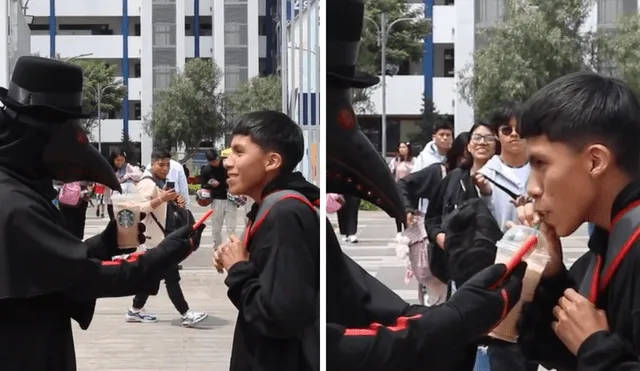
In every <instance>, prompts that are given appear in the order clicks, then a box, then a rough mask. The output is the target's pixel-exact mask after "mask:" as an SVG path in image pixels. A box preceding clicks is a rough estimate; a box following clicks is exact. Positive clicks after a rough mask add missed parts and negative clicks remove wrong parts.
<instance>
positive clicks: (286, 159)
mask: <svg viewBox="0 0 640 371" xmlns="http://www.w3.org/2000/svg"><path fill="white" fill-rule="evenodd" d="M232 135H242V136H248V137H249V138H251V140H252V141H253V142H254V143H255V144H257V145H258V146H260V148H262V149H263V150H264V151H273V152H277V153H278V154H280V156H282V161H283V164H282V169H281V171H282V172H292V171H293V169H295V168H296V166H297V165H298V163H299V162H300V161H302V156H303V155H304V138H303V137H302V130H300V127H299V126H298V124H296V123H295V122H293V120H291V118H289V116H287V115H285V114H284V113H282V112H277V111H256V112H250V113H247V114H245V115H242V116H240V117H239V118H238V119H237V121H236V123H235V127H234V128H233V132H232Z"/></svg>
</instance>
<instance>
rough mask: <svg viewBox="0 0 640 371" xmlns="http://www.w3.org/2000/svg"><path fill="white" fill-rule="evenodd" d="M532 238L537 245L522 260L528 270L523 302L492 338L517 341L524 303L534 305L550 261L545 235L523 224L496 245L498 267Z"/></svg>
mask: <svg viewBox="0 0 640 371" xmlns="http://www.w3.org/2000/svg"><path fill="white" fill-rule="evenodd" d="M532 235H535V236H536V237H537V239H538V244H537V246H536V247H534V248H533V249H532V251H531V252H529V253H528V254H527V255H525V256H524V258H523V261H525V262H526V263H527V271H526V272H525V275H524V278H523V280H522V295H521V296H520V301H518V303H517V304H516V305H515V306H514V307H513V309H512V310H511V311H510V312H509V314H507V316H506V317H505V319H504V320H503V321H502V322H500V323H499V324H498V326H496V328H494V329H493V331H491V332H490V333H489V336H491V337H493V338H496V339H500V340H504V341H507V342H510V343H516V342H517V341H518V330H517V324H518V319H519V318H520V314H521V313H522V305H523V304H524V303H525V302H531V301H532V300H533V295H534V293H535V291H536V287H538V284H539V283H540V278H541V277H542V272H543V271H544V268H545V267H546V265H547V263H548V262H549V260H550V257H549V253H548V252H547V243H546V240H545V239H544V236H543V235H542V233H540V231H538V230H536V229H533V228H530V227H526V226H523V225H518V226H514V227H513V228H511V229H509V230H508V231H507V233H505V235H504V236H503V237H502V239H501V240H500V241H498V242H497V243H496V247H497V248H498V249H497V251H496V261H495V262H496V264H499V263H505V264H506V263H507V262H509V260H510V259H511V258H512V257H513V256H514V255H515V254H516V253H517V252H518V250H519V249H520V247H521V246H522V245H523V244H524V242H525V241H526V240H527V239H528V238H529V237H531V236H532Z"/></svg>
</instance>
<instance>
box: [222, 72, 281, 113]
mask: <svg viewBox="0 0 640 371" xmlns="http://www.w3.org/2000/svg"><path fill="white" fill-rule="evenodd" d="M225 102H226V109H227V110H228V111H229V112H232V113H233V115H234V116H239V115H243V114H245V113H249V112H252V111H263V110H271V111H282V88H281V85H280V77H279V76H275V75H272V76H266V77H254V78H252V79H251V80H249V82H247V83H245V84H242V85H240V86H238V88H237V89H236V90H235V91H233V92H229V93H227V94H226V97H225Z"/></svg>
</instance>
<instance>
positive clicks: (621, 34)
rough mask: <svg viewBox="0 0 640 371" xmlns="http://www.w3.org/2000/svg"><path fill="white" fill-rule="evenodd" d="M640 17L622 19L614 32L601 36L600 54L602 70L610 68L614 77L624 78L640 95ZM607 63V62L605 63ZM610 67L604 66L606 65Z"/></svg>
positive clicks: (634, 15) (636, 15) (630, 16)
mask: <svg viewBox="0 0 640 371" xmlns="http://www.w3.org/2000/svg"><path fill="white" fill-rule="evenodd" d="M639 35H640V15H639V14H633V15H628V16H625V17H622V18H621V19H620V20H619V21H618V22H617V24H616V27H615V29H614V30H612V32H602V33H601V34H600V35H599V40H598V41H599V44H598V52H599V53H601V56H602V58H601V61H602V62H603V63H601V64H600V66H599V67H600V68H601V70H602V69H604V68H606V67H610V70H609V71H602V72H609V73H610V74H612V75H615V76H617V77H620V78H622V79H623V80H625V81H626V82H627V83H628V84H629V86H630V87H631V88H632V89H633V91H635V93H636V94H640V37H639ZM605 61H606V62H605ZM605 63H607V64H610V66H606V67H605V66H604V64H605Z"/></svg>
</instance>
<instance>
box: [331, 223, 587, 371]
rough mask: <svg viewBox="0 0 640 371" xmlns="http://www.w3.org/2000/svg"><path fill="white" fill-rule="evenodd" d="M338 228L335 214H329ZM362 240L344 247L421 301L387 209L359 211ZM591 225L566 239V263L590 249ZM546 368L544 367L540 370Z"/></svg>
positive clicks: (401, 293) (385, 280) (372, 270)
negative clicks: (406, 279) (395, 241)
mask: <svg viewBox="0 0 640 371" xmlns="http://www.w3.org/2000/svg"><path fill="white" fill-rule="evenodd" d="M329 219H330V221H331V224H332V225H333V226H334V228H335V229H336V233H339V232H338V229H337V218H336V216H335V215H331V216H330V217H329ZM358 220H359V225H358V237H359V241H358V243H355V244H351V243H346V242H343V243H342V248H343V250H344V251H345V252H346V253H347V254H348V255H349V256H351V257H352V258H353V259H354V260H355V261H356V262H358V263H359V264H360V265H361V266H363V267H364V268H365V269H366V270H367V271H368V272H369V273H370V274H372V275H374V276H375V277H376V278H378V279H379V280H380V281H382V282H383V283H384V284H385V285H387V286H389V287H390V288H392V289H393V290H394V291H395V292H396V293H397V294H398V295H399V296H401V297H402V298H403V299H404V300H406V301H408V302H411V303H417V302H418V297H417V295H418V291H417V283H416V281H414V280H412V281H410V282H409V283H408V284H406V283H405V282H404V275H405V266H406V265H405V262H404V261H403V260H402V259H400V258H398V257H397V256H396V252H395V250H394V249H393V248H390V247H388V244H389V243H390V242H392V240H393V239H394V238H395V235H396V228H395V223H394V222H393V220H392V219H390V218H389V217H388V216H387V215H386V214H385V213H383V212H377V211H375V212H374V211H365V212H363V211H361V212H360V214H359V219H358ZM587 240H588V237H587V228H586V225H584V226H582V227H581V228H580V229H579V230H578V231H576V233H574V234H573V235H572V236H570V237H567V238H564V239H563V240H562V246H563V248H564V256H565V264H567V265H568V266H570V265H571V264H573V262H575V261H576V260H577V259H578V257H580V256H581V255H582V254H583V253H584V252H585V251H586V250H587V247H586V246H587ZM544 370H545V369H544V368H542V367H540V371H544Z"/></svg>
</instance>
